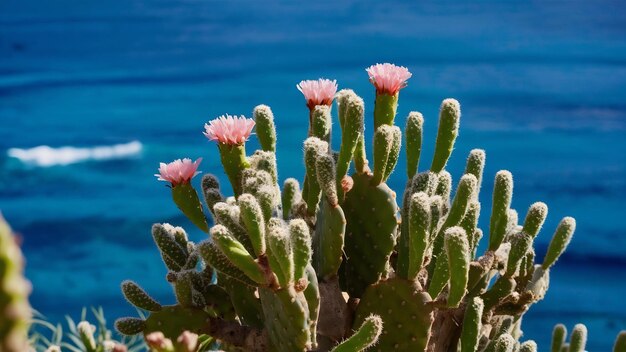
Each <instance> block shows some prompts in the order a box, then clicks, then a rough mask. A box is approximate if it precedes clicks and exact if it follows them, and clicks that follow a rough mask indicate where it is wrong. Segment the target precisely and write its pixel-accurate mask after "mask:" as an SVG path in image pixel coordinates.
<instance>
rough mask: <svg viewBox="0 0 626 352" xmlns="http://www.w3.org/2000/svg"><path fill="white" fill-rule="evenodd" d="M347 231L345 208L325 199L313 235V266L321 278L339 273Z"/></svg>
mask: <svg viewBox="0 0 626 352" xmlns="http://www.w3.org/2000/svg"><path fill="white" fill-rule="evenodd" d="M345 232H346V217H345V215H344V212H343V209H342V208H341V207H340V206H335V207H333V206H332V205H330V204H329V203H328V202H327V201H323V202H322V206H321V208H320V210H319V212H318V215H317V223H316V224H315V236H313V266H314V267H315V271H317V275H318V276H319V277H320V278H330V277H333V276H335V275H337V271H338V270H339V266H340V265H341V261H342V256H343V250H344V235H345Z"/></svg>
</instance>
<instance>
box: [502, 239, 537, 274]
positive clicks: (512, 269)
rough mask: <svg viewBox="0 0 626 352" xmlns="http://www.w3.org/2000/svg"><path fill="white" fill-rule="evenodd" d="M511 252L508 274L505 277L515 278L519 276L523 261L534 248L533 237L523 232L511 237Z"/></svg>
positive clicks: (508, 261) (507, 266)
mask: <svg viewBox="0 0 626 352" xmlns="http://www.w3.org/2000/svg"><path fill="white" fill-rule="evenodd" d="M510 242H511V250H510V251H509V258H508V260H507V265H506V273H505V275H504V276H506V277H513V276H514V275H515V274H517V272H518V270H519V268H520V265H521V263H522V259H523V258H524V257H525V256H526V254H527V253H528V251H529V250H530V249H531V248H532V245H533V237H532V236H531V235H529V234H527V233H525V232H524V231H523V230H522V231H520V232H517V233H514V234H513V235H511V239H510Z"/></svg>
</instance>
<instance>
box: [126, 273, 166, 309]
mask: <svg viewBox="0 0 626 352" xmlns="http://www.w3.org/2000/svg"><path fill="white" fill-rule="evenodd" d="M122 293H123V294H124V298H126V300H128V302H129V303H130V304H132V305H134V306H135V307H137V308H140V309H143V310H147V311H149V312H158V311H160V310H161V308H162V307H161V305H160V304H159V302H157V301H155V300H154V299H153V298H152V297H150V296H149V295H148V294H147V293H146V291H144V290H143V289H142V288H141V287H140V286H139V285H137V284H136V283H135V282H133V281H130V280H126V281H124V282H122Z"/></svg>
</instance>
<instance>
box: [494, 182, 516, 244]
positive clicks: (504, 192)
mask: <svg viewBox="0 0 626 352" xmlns="http://www.w3.org/2000/svg"><path fill="white" fill-rule="evenodd" d="M512 197H513V176H512V175H511V173H510V172H508V171H506V170H502V171H498V173H497V174H496V179H495V182H494V185H493V203H492V208H491V220H490V223H489V250H490V251H495V250H497V249H498V247H500V244H501V243H502V241H503V240H504V235H505V234H506V228H507V222H508V211H509V207H510V206H511V199H512Z"/></svg>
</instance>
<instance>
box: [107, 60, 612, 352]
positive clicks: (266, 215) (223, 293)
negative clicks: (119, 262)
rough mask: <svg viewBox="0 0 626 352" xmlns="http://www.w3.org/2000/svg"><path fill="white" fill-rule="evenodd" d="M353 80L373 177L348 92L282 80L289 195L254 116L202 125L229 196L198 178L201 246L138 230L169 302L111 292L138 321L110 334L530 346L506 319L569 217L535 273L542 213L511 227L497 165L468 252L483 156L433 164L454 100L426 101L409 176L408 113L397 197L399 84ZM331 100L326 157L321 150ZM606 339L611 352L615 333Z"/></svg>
mask: <svg viewBox="0 0 626 352" xmlns="http://www.w3.org/2000/svg"><path fill="white" fill-rule="evenodd" d="M367 72H368V74H369V78H370V81H371V82H372V83H373V85H374V86H375V88H376V101H375V107H374V111H373V115H374V116H373V121H374V123H373V131H374V138H373V143H372V152H373V158H372V160H373V167H372V169H370V167H369V165H368V161H367V156H366V148H365V143H366V141H365V138H364V136H363V131H364V128H365V127H364V126H365V122H364V120H365V119H364V114H365V112H364V102H363V100H362V99H361V98H360V97H358V96H357V95H356V93H355V92H354V91H352V90H348V89H344V90H341V91H340V92H339V93H337V94H336V95H335V93H336V91H337V83H336V81H331V80H326V79H320V80H316V81H302V82H300V84H298V85H297V87H298V89H299V90H300V91H301V92H302V93H303V94H304V97H305V101H306V106H307V108H308V117H309V118H308V121H309V126H308V133H307V134H306V136H305V135H304V134H303V137H305V138H306V140H305V142H304V165H305V170H306V173H305V175H304V179H303V182H302V189H300V183H298V181H296V180H295V179H293V178H289V179H287V180H285V183H284V185H283V187H282V190H281V189H279V187H278V173H277V170H276V167H277V166H276V164H277V162H276V156H275V155H276V154H275V152H276V131H275V124H274V116H273V114H272V112H271V110H270V108H269V107H267V106H265V105H260V106H257V107H256V108H255V109H254V112H253V115H254V119H255V121H253V120H249V119H245V118H243V117H232V116H230V115H225V116H222V117H220V118H218V119H216V120H214V121H211V122H210V123H208V124H207V125H206V126H205V127H206V132H205V135H206V136H207V137H208V138H209V139H211V140H215V141H217V142H218V150H219V152H220V155H221V160H222V163H223V166H224V169H225V171H226V175H227V176H228V179H229V181H230V183H231V187H232V190H233V193H234V197H228V198H224V197H223V196H222V191H221V190H220V185H219V183H218V182H217V180H216V179H215V177H213V176H205V177H204V178H203V182H202V187H203V189H202V194H203V195H204V199H205V201H206V203H207V207H208V209H209V211H210V213H211V215H212V217H213V220H214V225H213V226H212V227H211V229H210V231H209V233H210V236H211V238H210V239H208V240H205V241H203V242H201V243H199V244H197V245H196V244H193V243H191V242H189V240H188V239H187V237H186V235H184V231H182V229H179V228H175V227H172V226H170V225H161V224H157V225H155V226H154V227H153V238H154V240H155V243H156V244H157V247H158V248H159V250H160V252H161V255H162V258H163V261H164V262H165V265H166V267H167V268H168V270H169V274H168V275H167V278H168V281H169V282H170V283H171V284H172V286H173V289H174V293H175V297H176V299H177V302H176V304H175V305H172V306H161V305H160V304H159V303H158V302H156V301H154V300H153V299H151V298H150V297H149V296H148V294H147V293H146V292H144V291H143V290H142V289H141V288H140V287H139V286H138V285H137V284H135V283H132V282H125V283H124V284H123V291H124V294H125V296H126V297H127V299H128V301H129V302H130V303H131V304H133V305H135V306H137V307H138V308H141V309H144V310H147V311H149V315H148V316H147V318H145V319H138V318H124V319H121V320H119V321H118V322H117V327H118V330H120V332H122V333H126V334H137V333H142V334H144V336H145V337H146V338H147V339H148V338H149V339H150V341H152V342H154V343H155V344H157V343H159V344H165V345H167V346H166V347H167V348H169V347H168V346H170V345H169V344H171V345H172V346H173V347H174V348H175V347H176V344H177V343H178V340H177V339H178V337H179V336H181V334H183V333H184V332H185V331H187V332H190V333H194V334H198V335H199V336H200V338H202V337H203V336H210V337H212V338H214V339H216V340H217V341H219V342H220V344H221V346H222V347H223V348H224V349H226V350H236V349H243V350H246V351H279V352H282V351H330V350H333V351H360V350H377V351H391V350H394V351H426V350H428V351H455V350H461V351H462V352H469V351H495V352H505V351H506V352H510V351H514V350H515V351H518V350H519V351H536V350H537V346H536V344H535V343H534V342H533V341H526V342H523V343H520V342H518V339H519V337H520V336H521V334H522V333H521V327H520V324H521V319H522V317H523V315H524V313H525V312H526V311H527V310H528V309H529V308H530V307H531V306H532V304H534V303H535V302H537V301H539V300H541V299H543V297H544V296H545V294H546V291H547V289H548V286H549V278H550V268H551V267H552V266H553V265H554V264H555V262H556V260H557V259H558V258H559V256H560V255H561V254H562V253H563V251H564V250H565V248H566V247H567V245H568V243H569V241H570V240H571V238H572V235H573V232H574V229H575V221H574V219H572V218H569V217H566V218H564V219H563V221H562V222H561V224H560V225H559V226H558V228H557V230H556V233H555V234H554V236H553V239H552V242H551V243H550V246H549V248H548V251H547V254H546V256H545V258H544V259H543V262H542V263H540V264H537V263H535V259H536V256H535V252H534V249H533V242H534V240H535V238H536V237H537V236H538V235H539V232H540V230H541V228H542V226H543V223H544V221H545V219H546V216H547V206H546V205H545V204H544V203H541V202H537V203H534V204H533V205H531V206H530V208H529V210H528V212H527V214H526V217H525V219H524V223H523V224H522V225H518V215H517V212H516V211H515V210H513V209H511V200H512V196H513V176H512V175H511V173H510V172H508V171H506V170H502V171H499V172H498V173H497V174H496V176H495V183H494V189H493V193H492V195H491V196H492V197H493V206H492V209H491V218H490V220H489V229H488V232H487V233H488V245H487V249H486V251H485V252H484V253H483V254H482V255H477V254H476V252H477V249H478V243H479V241H480V239H481V237H482V233H483V231H482V230H481V229H479V228H478V218H479V216H480V211H481V204H480V202H479V192H480V190H481V183H482V179H483V176H484V175H483V170H484V167H485V160H486V158H485V152H484V151H483V150H480V149H474V150H472V151H471V152H470V154H469V156H468V157H467V162H466V166H465V171H464V174H463V175H462V177H461V178H460V181H459V182H458V184H457V185H456V187H454V186H453V185H454V184H455V182H454V180H453V179H452V177H451V174H450V173H449V172H448V171H447V170H446V169H445V167H446V165H447V164H448V162H449V161H450V160H451V159H450V157H451V154H452V151H453V149H454V143H455V140H456V138H457V136H458V133H459V124H460V119H461V110H460V104H459V103H458V102H457V101H456V100H454V99H446V100H444V101H443V103H442V104H441V109H440V116H439V127H438V132H437V137H436V141H435V148H434V155H433V158H432V163H431V166H430V169H429V170H418V169H419V168H420V165H419V161H420V159H422V157H421V152H422V140H423V135H422V134H423V127H424V123H426V121H427V119H426V118H425V117H424V116H422V114H421V113H419V112H411V113H410V114H409V116H408V118H407V121H406V130H405V132H404V135H405V143H404V145H405V149H406V161H407V176H408V180H407V182H406V187H405V189H404V190H403V191H402V192H401V193H396V192H394V191H393V190H392V189H391V188H390V187H389V186H388V185H387V183H386V182H387V180H388V178H389V177H390V175H391V174H392V172H393V170H394V168H395V166H396V164H397V162H398V160H399V159H400V158H399V153H400V150H401V144H402V143H401V142H402V132H401V131H400V128H399V127H398V126H396V124H395V121H396V117H397V116H396V113H397V105H398V100H399V92H400V90H401V89H403V88H404V87H405V86H406V81H407V80H408V79H409V78H410V76H411V74H410V73H409V72H408V70H407V69H406V68H404V67H398V66H395V65H391V64H378V65H374V66H372V67H370V68H368V69H367ZM335 98H336V100H337V105H338V106H337V112H338V120H339V126H340V128H341V134H340V136H341V143H340V144H338V145H340V148H339V150H338V152H334V151H333V150H332V145H331V143H330V136H331V135H332V123H331V121H332V111H331V107H332V103H333V100H334V99H335ZM255 122H256V126H257V136H258V138H259V143H260V145H261V150H259V151H256V152H254V153H252V154H251V155H248V154H247V151H246V149H245V142H246V140H247V139H248V138H249V137H250V134H251V129H252V126H253V125H254V124H255ZM335 144H337V143H335ZM352 162H354V167H353V170H354V171H353V172H352V173H350V170H351V169H352V167H351V164H352ZM194 174H195V169H194V170H193V172H190V173H187V175H188V176H190V177H187V178H186V179H184V180H182V181H183V183H184V184H185V185H186V187H191V186H190V185H189V180H190V178H191V177H193V175H194ZM166 176H167V175H166ZM161 178H163V179H167V178H166V177H164V176H161ZM174 181H175V182H180V181H179V180H174ZM170 182H172V181H170ZM175 182H172V184H174V183H175ZM194 192H195V191H194ZM397 194H401V195H402V204H401V206H398V204H397V196H396V195H397ZM195 209H198V208H197V207H196V208H195ZM199 209H202V207H200V208H199ZM181 210H183V213H184V214H185V215H187V216H188V217H190V218H192V216H196V215H194V214H192V213H191V212H189V211H185V209H184V208H182V207H181ZM196 217H197V216H196ZM192 220H194V219H193V218H192ZM197 222H198V221H194V223H197ZM155 332H159V333H160V334H157V335H153V334H154V333H155ZM564 335H565V334H564V332H563V331H562V330H561V328H558V329H556V330H555V336H557V337H558V339H557V340H555V342H554V344H555V345H553V350H555V349H554V348H556V350H560V349H561V348H562V347H560V346H562V345H563V341H564ZM585 336H586V332H584V331H583V329H582V328H576V329H575V334H574V335H573V336H572V343H570V345H569V346H570V347H571V348H575V350H581V348H584V343H585ZM150 341H149V343H150ZM617 345H619V346H623V345H624V342H623V338H621V339H618V344H617ZM554 346H556V347H554ZM622 349H623V348H622Z"/></svg>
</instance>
